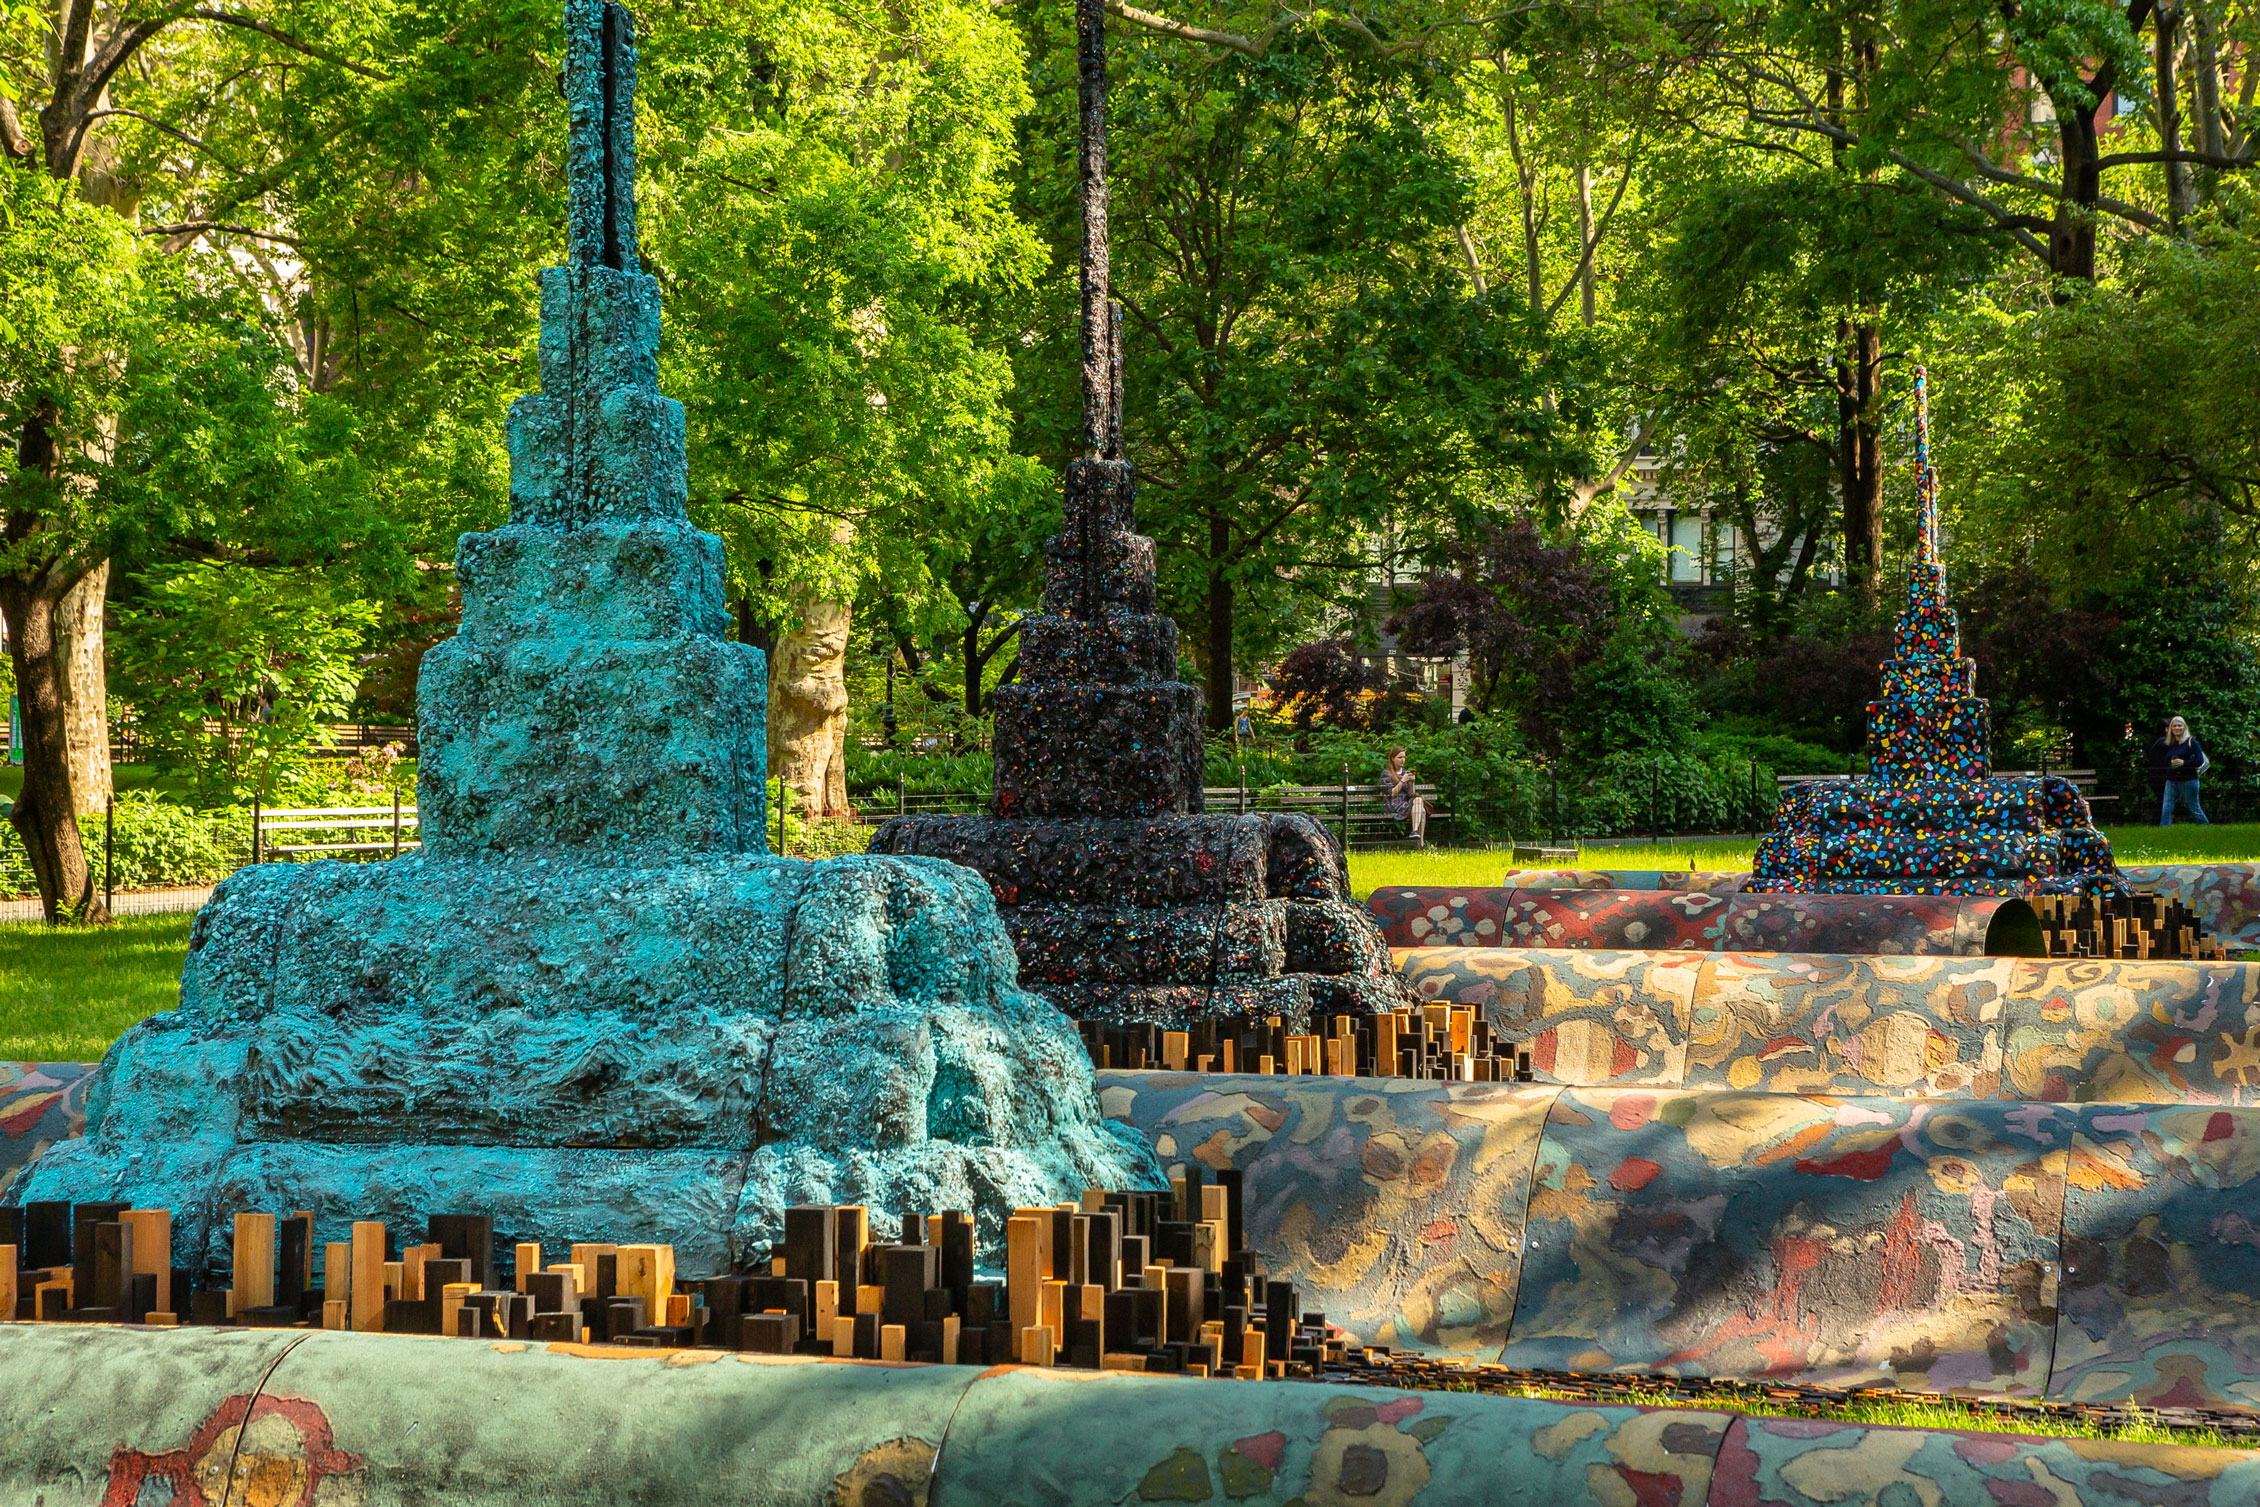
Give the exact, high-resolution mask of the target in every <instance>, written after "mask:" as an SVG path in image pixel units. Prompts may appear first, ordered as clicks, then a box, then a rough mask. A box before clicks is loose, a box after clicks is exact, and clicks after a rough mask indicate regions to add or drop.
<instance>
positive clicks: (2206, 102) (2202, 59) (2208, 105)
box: [2189, 0, 2228, 203]
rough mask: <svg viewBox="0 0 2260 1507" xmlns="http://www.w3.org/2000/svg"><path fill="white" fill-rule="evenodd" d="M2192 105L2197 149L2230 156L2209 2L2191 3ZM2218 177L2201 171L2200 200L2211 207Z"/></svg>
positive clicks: (2199, 180) (2219, 59) (2204, 170)
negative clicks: (2224, 127) (2222, 125)
mask: <svg viewBox="0 0 2260 1507" xmlns="http://www.w3.org/2000/svg"><path fill="white" fill-rule="evenodd" d="M2189 12H2190V26H2189V54H2190V57H2189V61H2190V79H2189V96H2190V104H2191V106H2192V108H2193V112H2194V113H2195V115H2196V117H2197V118H2196V120H2195V121H2194V122H2192V124H2193V125H2194V126H2195V127H2196V131H2197V149H2198V150H2199V151H2200V152H2206V153H2210V154H2212V155H2214V156H2226V155H2227V148H2228V142H2227V140H2226V138H2225V137H2224V136H2223V134H2222V131H2221V55H2220V51H2219V48H2218V45H2217V43H2216V42H2215V40H2214V34H2213V12H2212V9H2211V6H2210V4H2209V0H2189ZM2215 182H2216V175H2215V174H2214V172H2213V170H2212V169H2210V168H2199V169H2198V170H2197V192H2198V196H2199V197H2200V198H2202V199H2204V200H2205V201H2206V202H2208V203H2210V202H2211V201H2212V198H2213V188H2214V185H2215Z"/></svg>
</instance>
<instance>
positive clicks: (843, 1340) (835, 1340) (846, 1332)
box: [832, 1283, 855, 1360]
mask: <svg viewBox="0 0 2260 1507" xmlns="http://www.w3.org/2000/svg"><path fill="white" fill-rule="evenodd" d="M833 1285H834V1286H838V1285H839V1284H837V1283H834V1284H833ZM832 1354H833V1355H835V1356H837V1357H839V1358H840V1359H842V1360H852V1359H854V1357H855V1319H854V1317H853V1316H852V1315H850V1316H849V1317H847V1318H844V1319H834V1320H832Z"/></svg>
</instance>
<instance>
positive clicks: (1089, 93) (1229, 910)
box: [871, 0, 1410, 1029]
mask: <svg viewBox="0 0 2260 1507" xmlns="http://www.w3.org/2000/svg"><path fill="white" fill-rule="evenodd" d="M1076 23H1077V32H1078V56H1079V59H1080V62H1081V69H1082V78H1081V90H1080V106H1081V114H1082V136H1081V153H1080V159H1081V176H1082V218H1083V254H1082V273H1081V276H1082V303H1083V318H1082V344H1083V350H1082V356H1083V435H1082V445H1081V449H1082V451H1083V453H1082V454H1081V455H1080V456H1079V457H1077V458H1076V459H1074V460H1071V461H1070V462H1068V466H1067V485H1066V488H1065V499H1064V501H1065V506H1064V509H1063V511H1064V514H1065V517H1064V519H1063V526H1062V527H1061V529H1060V531H1059V533H1058V534H1057V535H1056V536H1055V537H1053V538H1052V539H1050V540H1048V541H1046V542H1045V545H1044V567H1045V569H1044V603H1043V611H1042V612H1041V613H1038V614H1036V615H1034V616H1031V617H1028V618H1024V619H1023V620H1022V621H1021V624H1020V679H1019V680H1018V682H1016V683H1014V684H1011V685H1006V686H1000V687H998V689H997V692H996V695H995V698H994V702H995V706H996V717H997V721H996V742H995V749H996V776H995V779H996V784H995V793H994V796H993V798H992V800H991V803H990V811H991V813H992V814H991V815H990V816H986V817H897V818H896V819H895V820H894V821H891V822H889V823H888V824H887V825H886V826H885V827H883V828H881V829H880V830H879V832H878V834H877V835H876V836H875V837H874V838H873V839H872V843H871V851H872V852H874V853H925V854H932V855H934V856H937V857H942V858H948V859H950V860H952V861H953V862H956V863H962V864H964V865H966V866H967V867H969V868H973V869H978V870H979V871H980V872H981V873H982V874H983V875H984V876H986V877H987V879H988V881H989V884H990V887H991V888H992V889H993V890H994V891H995V892H996V897H997V903H998V905H999V907H1000V909H1001V913H1002V914H1003V916H1004V921H1005V926H1006V928H1007V929H1008V930H1010V931H1011V933H1012V937H1013V941H1014V943H1015V945H1016V946H1017V947H1018V949H1019V953H1020V977H1021V981H1022V982H1023V983H1025V984H1026V985H1027V986H1028V987H1029V988H1031V989H1034V990H1036V991H1037V992H1038V993H1040V994H1043V995H1045V996H1046V997H1047V998H1049V999H1050V1000H1052V1002H1053V1003H1055V1004H1057V1005H1059V1006H1060V1007H1061V1008H1062V1009H1065V1010H1067V1011H1068V1012H1070V1013H1071V1014H1074V1015H1076V1016H1078V1017H1081V1018H1085V1019H1121V1020H1146V1021H1163V1022H1175V1021H1180V1020H1184V1019H1187V1018H1190V1017H1197V1016H1203V1015H1210V1014H1237V1013H1239V1012H1241V1011H1243V1010H1260V1011H1262V1012H1264V1013H1267V1014H1270V1013H1280V1014H1285V1015H1287V1016H1289V1017H1290V1018H1292V1019H1293V1020H1294V1021H1295V1022H1297V1023H1298V1029H1299V1023H1300V1022H1301V1021H1303V1020H1305V1019H1306V1018H1307V1017H1308V1012H1309V1011H1310V1009H1311V1008H1312V1007H1313V1006H1318V1007H1322V1008H1325V1009H1347V1010H1353V1011H1363V1010H1368V1009H1373V1008H1388V1007H1390V1006H1393V1005H1395V1004H1397V1003H1400V1002H1404V1001H1406V1000H1408V999H1409V998H1410V997H1409V996H1408V995H1406V994H1405V993H1404V991H1403V987H1402V985H1400V984H1399V983H1398V982H1397V978H1396V973H1395V971H1394V970H1393V969H1391V967H1390V966H1389V952H1388V948H1387V947H1386V946H1384V945H1383V943H1382V941H1381V933H1380V932H1379V930H1378V929H1376V928H1375V927H1374V925H1373V923H1372V922H1371V921H1370V920H1368V919H1367V918H1366V915H1365V913H1364V911H1363V910H1361V909H1360V908H1359V907H1358V906H1357V905H1356V904H1355V903H1354V902H1353V901H1351V899H1350V895H1349V873H1348V870H1347V868H1346V867H1345V866H1344V864H1343V861H1342V854H1341V851H1340V849H1338V848H1337V847H1336V846H1335V845H1334V843H1333V840H1332V839H1331V838H1330V837H1329V836H1328V835H1327V833H1326V830H1325V828H1324V827H1322V826H1320V825H1319V824H1318V823H1317V822H1315V821H1313V820H1311V819H1310V818H1309V817H1304V816H1289V815H1285V814H1282V813H1267V814H1257V813H1249V814H1247V815H1235V816H1224V815H1202V814H1200V813H1201V805H1202V799H1201V755H1202V732H1201V694H1200V690H1199V688H1198V687H1195V686H1192V685H1189V684H1187V683H1186V682H1184V681H1182V680H1180V679H1178V678H1177V625H1176V624H1175V623H1174V622H1172V621H1171V620H1170V619H1169V618H1167V617H1166V616H1163V615H1162V614H1161V613H1160V612H1158V611H1157V610H1156V608H1155V594H1154V542H1153V540H1151V539H1149V538H1147V537H1145V536H1144V535H1142V534H1140V533H1139V532H1138V531H1137V517H1136V501H1137V489H1136V486H1135V483H1134V478H1133V472H1132V467H1131V464H1130V462H1129V461H1128V460H1127V459H1125V458H1124V455H1123V447H1122V314H1121V306H1120V305H1119V304H1117V303H1115V302H1114V300H1113V298H1112V296H1111V294H1112V285H1111V282H1110V273H1109V266H1108V248H1107V183H1106V95H1107V82H1106V30H1105V11H1104V9H1103V0H1077V5H1076Z"/></svg>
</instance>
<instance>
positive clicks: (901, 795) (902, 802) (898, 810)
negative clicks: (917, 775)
mask: <svg viewBox="0 0 2260 1507" xmlns="http://www.w3.org/2000/svg"><path fill="white" fill-rule="evenodd" d="M887 668H888V669H890V670H891V669H893V668H894V665H893V664H892V663H891V662H890V663H889V664H888V666H887ZM909 810H910V777H909V776H908V775H904V774H897V775H896V776H895V815H897V816H901V815H903V814H904V813H905V812H907V811H909Z"/></svg>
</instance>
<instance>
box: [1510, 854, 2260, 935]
mask: <svg viewBox="0 0 2260 1507" xmlns="http://www.w3.org/2000/svg"><path fill="white" fill-rule="evenodd" d="M2119 873H2120V874H2121V875H2122V876H2124V877H2125V879H2126V881H2127V883H2128V884H2129V885H2131V886H2133V887H2134V888H2135V889H2137V890H2144V891H2149V892H2151V893H2154V894H2160V895H2167V896H2171V897H2172V898H2174V899H2177V900H2179V901H2181V903H2182V904H2184V905H2186V906H2188V907H2189V908H2190V909H2191V910H2192V911H2194V912H2196V913H2197V915H2198V917H2199V919H2200V921H2201V922H2202V924H2203V925H2204V927H2205V930H2206V931H2208V932H2210V933H2212V934H2213V935H2214V936H2216V937H2218V938H2220V939H2221V941H2222V942H2223V943H2224V944H2226V945H2227V946H2230V947H2260V863H2126V864H2121V865H2119ZM1749 882H1750V876H1749V874H1748V873H1746V872H1741V871H1735V870H1709V871H1703V870H1686V869H1509V870H1507V871H1506V873H1505V874H1504V875H1502V876H1501V877H1500V880H1499V883H1500V884H1501V885H1503V886H1504V887H1506V888H1507V889H1531V890H1548V889H1552V890H1699V891H1702V892H1704V893H1707V894H1714V895H1731V894H1735V893H1738V892H1739V891H1740V890H1741V889H1742V887H1743V886H1744V885H1746V884H1748V883H1749Z"/></svg>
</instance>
